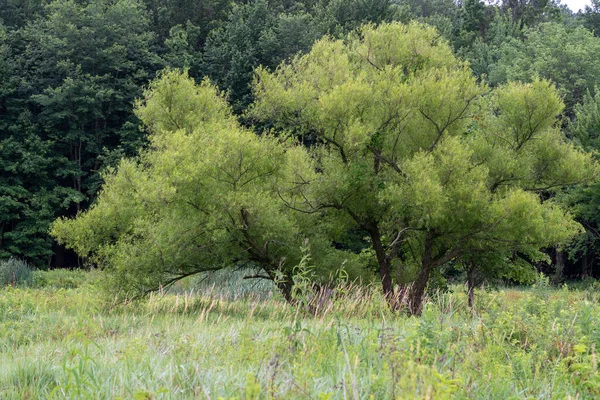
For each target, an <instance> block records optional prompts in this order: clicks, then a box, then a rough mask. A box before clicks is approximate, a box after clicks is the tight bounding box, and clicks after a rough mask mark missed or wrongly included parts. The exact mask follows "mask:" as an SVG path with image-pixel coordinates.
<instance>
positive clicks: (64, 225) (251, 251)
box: [53, 71, 359, 300]
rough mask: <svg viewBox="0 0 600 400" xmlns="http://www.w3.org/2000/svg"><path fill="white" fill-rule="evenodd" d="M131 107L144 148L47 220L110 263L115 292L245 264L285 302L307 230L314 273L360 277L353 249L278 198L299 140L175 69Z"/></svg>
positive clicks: (64, 238)
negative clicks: (74, 210) (248, 120)
mask: <svg viewBox="0 0 600 400" xmlns="http://www.w3.org/2000/svg"><path fill="white" fill-rule="evenodd" d="M136 114H137V115H138V116H139V117H140V119H141V120H142V121H143V123H144V125H145V127H146V129H147V130H148V131H149V140H150V147H149V149H148V150H146V151H144V152H143V153H142V154H141V155H140V157H139V158H137V159H124V160H122V161H121V163H120V164H119V166H118V168H117V169H116V170H113V171H110V172H108V173H107V174H106V175H105V177H104V178H105V183H104V185H103V188H102V190H101V192H100V194H99V196H98V201H97V202H96V203H95V204H94V205H93V206H92V207H91V208H90V209H89V210H88V211H86V212H83V213H80V214H79V215H78V216H77V218H76V219H74V220H65V219H63V220H59V221H58V222H56V223H55V224H54V226H53V234H54V235H55V236H56V237H57V239H58V240H59V242H64V243H66V244H67V245H68V246H69V247H72V248H74V249H75V250H76V251H77V252H78V253H79V254H80V255H84V256H91V257H93V259H94V260H96V261H97V262H101V263H102V265H103V266H104V267H105V268H107V269H108V271H109V272H110V276H111V277H112V279H110V283H109V285H108V287H110V289H111V293H114V292H116V293H118V294H120V295H122V296H125V297H131V296H137V295H140V294H144V293H146V292H148V291H151V290H157V289H158V288H159V287H161V286H165V285H168V284H169V283H172V282H174V281H176V280H178V279H180V278H183V277H185V276H189V275H192V274H196V273H200V272H206V271H211V270H217V269H220V268H223V267H226V266H231V265H235V264H237V265H240V264H243V265H247V266H249V267H253V268H254V269H256V275H257V276H258V277H261V278H265V279H271V280H273V281H275V283H276V284H277V285H278V286H279V288H280V289H281V292H282V293H283V295H284V296H285V297H286V298H287V299H288V300H291V288H292V286H291V285H292V275H293V268H294V267H295V266H296V265H298V264H299V263H300V260H301V259H302V257H303V253H302V248H303V246H304V242H305V241H306V240H307V239H309V241H308V248H309V250H310V252H311V254H312V256H313V257H314V264H315V265H314V268H315V269H314V271H313V272H314V273H315V274H316V275H317V276H319V277H320V278H321V279H323V280H327V279H329V278H332V276H330V275H332V274H333V273H335V272H336V270H339V269H340V268H344V270H345V271H347V272H351V273H353V275H354V276H358V272H359V266H358V264H357V263H356V261H355V260H356V258H357V256H356V255H355V254H352V253H348V252H344V251H341V250H336V249H335V248H332V247H330V246H329V245H328V242H327V240H326V238H325V236H324V235H323V232H322V231H323V230H324V229H323V228H322V227H321V226H320V225H319V224H317V223H316V222H317V221H316V220H315V218H316V216H307V215H304V214H298V213H293V212H292V210H290V209H289V208H288V207H286V206H285V204H283V203H282V202H281V201H279V199H278V197H277V193H278V190H277V188H280V189H281V188H284V187H288V188H290V190H292V191H293V185H294V184H295V183H294V182H295V180H296V179H297V178H296V175H297V174H298V170H299V169H302V168H305V169H306V168H308V166H309V164H308V159H307V157H306V153H305V151H304V149H303V148H302V147H300V146H297V145H295V144H294V142H293V141H290V140H286V139H278V138H275V137H273V136H270V135H265V136H263V137H258V136H257V135H255V134H254V133H253V132H252V131H250V130H247V129H244V128H241V127H240V126H239V125H238V123H237V121H236V120H235V118H234V117H233V116H232V114H231V110H230V108H229V106H228V104H227V103H226V102H225V100H224V99H223V98H222V97H221V96H220V95H219V93H218V91H217V90H216V89H215V87H214V86H212V85H211V84H210V83H208V81H203V82H202V83H201V84H200V85H195V84H194V82H193V81H192V80H191V79H190V78H188V77H187V76H186V75H185V74H181V73H179V72H176V71H167V72H164V73H163V74H162V75H161V77H160V78H159V79H158V80H156V81H155V82H153V83H152V85H151V86H150V87H149V89H148V90H147V91H146V93H145V99H144V101H142V102H139V103H138V105H137V108H136ZM309 173H310V171H309ZM302 175H303V176H304V174H302Z"/></svg>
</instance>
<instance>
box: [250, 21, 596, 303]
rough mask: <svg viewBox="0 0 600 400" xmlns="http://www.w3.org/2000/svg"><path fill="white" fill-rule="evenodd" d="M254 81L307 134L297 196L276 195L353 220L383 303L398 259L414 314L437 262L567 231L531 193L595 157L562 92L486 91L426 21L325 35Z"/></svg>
mask: <svg viewBox="0 0 600 400" xmlns="http://www.w3.org/2000/svg"><path fill="white" fill-rule="evenodd" d="M254 91H255V97H256V99H257V100H256V103H255V104H254V106H253V108H252V111H251V114H252V115H253V116H254V117H255V118H257V119H259V120H260V119H270V120H274V121H277V123H278V127H279V128H280V129H284V130H289V131H292V132H295V133H297V134H300V135H305V136H306V135H311V136H313V137H315V139H316V141H318V143H319V144H318V145H316V146H314V147H313V149H312V153H313V163H314V166H313V169H314V171H316V175H314V176H311V177H303V178H302V179H300V180H299V182H301V183H302V184H301V185H299V187H298V190H300V191H301V192H302V196H300V197H298V196H293V197H290V198H286V196H285V193H282V194H281V197H282V198H284V199H286V202H287V203H288V205H289V207H290V208H292V209H295V210H299V211H301V212H305V213H308V214H318V215H320V217H321V218H322V220H323V221H328V223H329V224H331V225H333V226H337V227H338V231H343V230H360V231H362V232H364V234H365V235H367V236H368V237H369V238H370V245H371V246H372V248H373V251H374V253H375V257H376V259H377V263H378V266H379V272H380V278H381V282H382V287H383V291H384V293H385V295H386V297H387V298H388V299H389V301H390V303H391V304H392V306H394V307H397V306H398V299H397V296H398V293H397V291H396V289H395V288H394V275H395V274H397V273H398V272H399V271H400V272H403V273H406V271H409V272H412V275H413V277H412V284H411V285H410V287H408V288H405V289H404V290H405V291H407V292H408V298H407V302H408V307H409V311H410V312H411V313H413V314H419V313H420V312H421V308H422V300H423V295H424V292H425V288H426V286H427V283H428V280H429V277H430V276H431V274H432V272H433V271H435V270H436V269H438V268H440V267H441V266H442V265H444V264H445V263H447V262H449V261H452V260H455V261H460V260H461V259H465V260H466V259H469V260H474V261H476V262H478V263H479V262H483V261H484V260H487V259H489V258H490V257H491V256H494V257H496V258H500V259H507V258H510V257H512V255H513V254H515V253H517V254H520V255H522V256H523V257H524V258H526V259H528V260H529V261H534V260H536V259H538V258H541V257H543V253H541V252H540V251H539V249H540V248H542V247H545V246H548V245H551V244H556V243H562V242H564V241H567V240H569V239H570V238H572V237H573V236H574V235H575V234H576V233H577V232H578V229H579V226H578V224H577V223H575V222H574V221H573V219H572V217H571V216H570V215H569V214H568V213H566V212H565V211H564V210H563V209H561V208H560V207H559V206H557V205H556V204H554V203H552V202H550V201H546V202H542V201H541V199H540V196H539V194H538V193H539V192H540V191H551V190H554V189H556V188H560V187H562V186H563V185H568V184H575V183H578V182H582V181H586V180H587V179H589V178H590V175H592V172H593V170H594V168H593V167H592V163H591V161H590V157H589V156H588V155H586V154H584V153H582V152H580V151H578V150H576V149H575V148H574V147H573V146H571V145H569V144H567V143H566V142H565V141H564V140H563V138H562V136H561V133H560V131H559V130H558V129H557V128H556V127H555V124H556V121H557V117H558V115H559V114H560V112H561V111H562V108H563V105H562V103H561V101H560V99H559V96H558V94H557V93H556V91H555V90H554V88H553V87H552V85H551V84H549V83H548V82H546V81H534V82H533V83H532V84H528V85H524V84H509V85H507V86H504V87H501V88H499V89H497V90H495V91H493V92H491V93H490V92H489V91H488V89H487V88H486V87H485V86H483V85H481V84H478V83H477V82H476V81H475V79H474V78H473V76H472V74H471V72H470V70H469V69H468V67H467V66H466V65H464V64H463V63H462V62H460V61H459V60H457V59H456V58H455V57H454V56H453V55H452V51H451V49H450V47H449V46H448V45H447V44H446V43H445V42H444V41H443V40H442V39H441V38H440V37H439V35H438V33H437V32H436V31H435V30H434V29H432V28H430V27H427V26H423V25H419V24H416V23H413V24H410V25H402V24H398V23H392V24H382V25H380V26H379V27H378V28H375V27H374V26H367V27H365V28H363V29H362V31H361V32H360V34H358V35H351V36H350V37H349V38H348V39H347V41H341V40H332V39H323V40H321V41H319V42H317V43H316V44H315V45H314V46H313V49H312V50H311V52H310V53H309V54H307V55H305V56H302V57H297V58H295V59H294V60H293V61H291V62H290V63H287V64H282V65H280V66H279V68H278V69H277V70H276V71H275V72H273V73H270V72H268V71H266V70H264V69H260V70H259V71H258V72H257V79H256V81H255V85H254ZM314 173H315V172H313V174H314Z"/></svg>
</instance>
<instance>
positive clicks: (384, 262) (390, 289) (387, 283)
mask: <svg viewBox="0 0 600 400" xmlns="http://www.w3.org/2000/svg"><path fill="white" fill-rule="evenodd" d="M369 233H370V235H371V240H372V241H373V249H374V250H375V256H376V257H377V264H378V265H379V275H380V277H381V286H382V287H383V294H384V295H385V298H386V299H387V301H388V303H389V304H390V306H391V307H392V308H393V309H397V308H398V306H399V305H398V304H397V301H396V300H397V299H396V296H395V293H394V284H393V282H392V270H391V265H390V261H389V260H388V258H387V254H386V252H385V249H384V247H383V244H382V243H381V234H380V233H379V229H378V228H377V227H374V228H373V229H370V230H369Z"/></svg>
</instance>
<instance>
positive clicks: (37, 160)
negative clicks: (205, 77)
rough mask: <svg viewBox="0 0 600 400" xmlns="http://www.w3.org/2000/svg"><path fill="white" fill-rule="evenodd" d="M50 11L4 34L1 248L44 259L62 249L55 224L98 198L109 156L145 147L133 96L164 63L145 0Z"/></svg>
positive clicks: (43, 262)
mask: <svg viewBox="0 0 600 400" xmlns="http://www.w3.org/2000/svg"><path fill="white" fill-rule="evenodd" d="M44 14H45V15H44V17H43V18H42V17H40V18H38V19H36V20H33V21H31V22H29V23H28V24H26V25H25V26H24V27H23V28H21V29H18V30H12V31H8V32H6V33H5V32H4V30H2V33H0V53H2V54H1V56H2V57H1V58H2V60H1V61H0V141H1V142H2V144H1V145H0V146H2V148H1V149H0V152H1V153H2V157H3V159H2V162H1V163H2V167H1V168H2V169H3V175H2V178H0V180H1V181H2V183H1V184H0V185H2V186H3V187H4V188H5V189H6V190H5V191H4V193H3V196H5V197H4V199H5V201H6V204H8V205H10V206H7V207H8V209H6V211H5V212H4V213H3V216H2V228H0V230H1V231H3V232H4V240H3V242H2V249H1V252H2V254H3V255H6V254H11V255H15V256H18V257H24V258H26V259H27V260H28V261H30V262H33V263H35V264H36V265H38V266H47V265H48V258H49V257H50V256H51V255H52V253H53V250H60V249H56V248H54V249H53V242H52V240H51V238H50V237H49V236H48V235H47V231H48V227H49V225H50V223H51V222H52V221H53V220H54V219H56V217H58V216H59V215H74V214H75V212H76V211H77V210H78V209H80V208H81V207H85V206H86V205H87V204H89V203H90V202H91V201H92V200H93V198H94V196H95V194H96V191H97V189H98V185H99V182H100V178H99V177H100V171H101V170H102V169H103V168H104V167H105V166H107V164H108V163H109V161H112V160H114V159H115V158H118V157H119V156H120V155H122V154H129V155H131V154H135V153H136V151H137V149H138V148H139V147H140V146H141V145H143V144H144V135H143V134H142V133H141V132H140V131H139V129H138V124H139V123H138V121H137V119H136V118H135V116H134V115H133V113H132V108H133V102H134V99H135V98H136V96H139V95H141V86H142V85H143V84H145V83H147V81H148V80H149V79H150V78H151V77H152V76H153V74H154V73H155V71H156V69H157V68H159V67H160V66H161V64H162V62H161V60H160V58H159V57H158V56H157V55H156V54H155V53H154V52H153V43H154V35H153V34H152V32H150V30H149V21H148V17H147V15H146V14H145V10H144V7H143V5H142V4H141V3H140V2H138V1H136V0H119V1H105V0H99V1H94V2H83V3H82V4H80V3H78V2H75V1H70V0H58V1H54V2H52V3H51V4H49V5H47V6H46V7H45V8H44ZM7 188H10V190H9V189H7ZM28 199H29V200H28ZM9 237H10V240H9V239H8V238H9ZM11 243H12V244H11ZM33 243H36V244H35V245H33ZM61 254H62V253H61ZM61 254H58V256H57V258H56V260H58V261H60V258H61V257H60V255H61ZM73 265H75V263H74V262H73V263H71V266H73ZM60 266H61V267H63V266H66V265H62V263H61V265H60Z"/></svg>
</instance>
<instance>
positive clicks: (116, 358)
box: [0, 271, 600, 400]
mask: <svg viewBox="0 0 600 400" xmlns="http://www.w3.org/2000/svg"><path fill="white" fill-rule="evenodd" d="M35 274H36V276H34V279H32V282H30V283H29V284H28V286H27V287H10V286H9V287H6V288H4V289H2V290H0V399H3V400H4V399H45V398H58V399H63V398H67V399H120V398H122V399H294V398H298V399H391V398H398V399H446V398H457V399H527V398H530V399H554V398H556V399H567V398H572V399H584V398H598V396H600V373H599V372H598V368H597V363H598V360H597V358H598V355H597V349H599V348H600V303H599V299H600V294H599V293H600V292H597V291H594V288H593V286H590V287H587V288H584V287H582V288H579V289H575V288H569V287H567V286H563V287H562V288H553V287H550V286H548V285H547V282H545V281H544V280H541V281H540V283H538V284H537V285H536V286H534V287H533V288H528V289H522V290H520V289H502V290H489V291H484V290H479V291H477V293H476V299H477V309H476V311H475V312H472V311H471V310H470V309H469V308H468V307H467V297H466V294H465V293H464V287H460V286H456V287H452V288H451V289H452V290H451V291H450V292H448V293H442V294H438V295H432V296H430V298H429V299H428V301H427V304H426V306H425V308H424V311H423V315H422V316H421V317H418V318H415V317H407V316H404V315H403V314H393V313H391V312H390V311H389V310H388V309H387V308H386V307H385V305H384V300H383V299H382V298H381V296H380V295H379V290H378V289H379V288H373V289H363V290H360V291H359V290H346V291H340V292H339V293H338V294H337V296H336V299H335V300H334V301H333V302H332V303H331V304H327V305H325V306H324V309H323V310H321V311H320V312H319V313H318V315H317V316H312V315H308V314H307V313H305V312H304V311H303V309H302V307H301V306H299V307H291V306H289V305H287V304H285V303H284V302H283V301H282V300H281V299H280V297H279V296H278V295H277V294H273V293H271V291H270V288H269V286H268V285H264V284H261V285H258V284H256V285H255V283H253V282H250V281H231V282H229V283H228V284H226V285H222V284H221V285H219V288H220V289H219V290H216V289H215V288H216V287H217V286H216V285H215V279H214V278H213V281H212V282H211V281H203V282H202V283H198V282H197V281H196V282H194V281H188V282H184V283H183V284H182V285H180V286H179V287H177V288H175V290H173V291H171V292H170V293H167V294H157V295H153V296H152V297H150V298H149V299H148V300H145V301H143V302H136V303H132V304H128V305H124V306H119V307H112V308H110V307H107V306H105V304H104V303H102V301H101V300H99V299H100V298H101V297H100V296H99V295H98V293H97V288H96V286H95V285H94V281H95V280H96V279H97V274H95V273H84V272H67V271H50V272H36V273H35ZM216 283H218V282H216Z"/></svg>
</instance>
